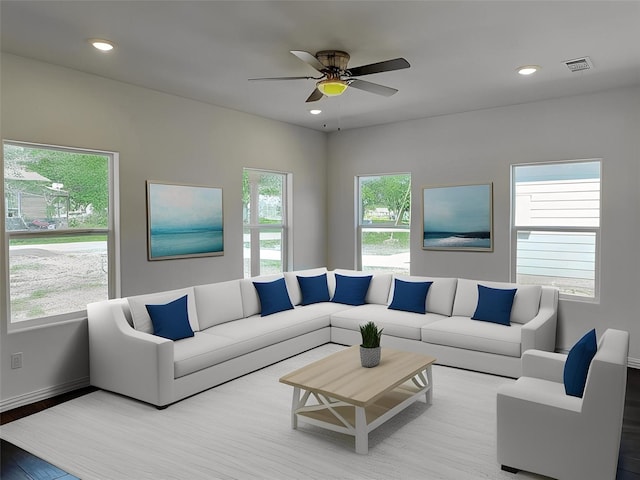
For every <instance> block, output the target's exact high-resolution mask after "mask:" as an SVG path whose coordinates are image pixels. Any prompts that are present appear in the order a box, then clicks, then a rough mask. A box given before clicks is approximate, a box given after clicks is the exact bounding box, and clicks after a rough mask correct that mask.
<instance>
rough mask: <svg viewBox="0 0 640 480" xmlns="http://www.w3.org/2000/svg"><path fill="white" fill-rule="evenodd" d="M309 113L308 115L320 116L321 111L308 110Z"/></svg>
mask: <svg viewBox="0 0 640 480" xmlns="http://www.w3.org/2000/svg"><path fill="white" fill-rule="evenodd" d="M309 113H310V114H311V115H320V114H321V113H322V110H317V109H315V110H309Z"/></svg>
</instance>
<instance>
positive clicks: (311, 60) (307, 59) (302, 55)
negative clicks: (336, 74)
mask: <svg viewBox="0 0 640 480" xmlns="http://www.w3.org/2000/svg"><path fill="white" fill-rule="evenodd" d="M291 53H293V54H294V55H295V56H296V57H298V58H299V59H300V60H302V61H303V62H304V63H306V64H308V65H311V66H312V67H313V68H315V69H316V70H318V71H319V72H322V73H324V72H323V70H326V69H327V67H325V66H324V65H323V64H322V63H320V61H319V60H318V59H317V58H316V57H314V56H313V55H311V54H310V53H309V52H303V51H301V50H291Z"/></svg>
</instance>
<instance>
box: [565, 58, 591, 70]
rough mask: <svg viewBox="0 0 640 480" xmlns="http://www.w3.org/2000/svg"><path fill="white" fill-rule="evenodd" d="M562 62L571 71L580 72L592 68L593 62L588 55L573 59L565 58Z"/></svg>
mask: <svg viewBox="0 0 640 480" xmlns="http://www.w3.org/2000/svg"><path fill="white" fill-rule="evenodd" d="M562 63H564V64H565V65H566V66H567V68H568V69H569V70H571V71H572V72H582V71H584V70H590V69H592V68H593V63H591V59H590V58H589V57H581V58H574V59H573V60H565V61H564V62H562Z"/></svg>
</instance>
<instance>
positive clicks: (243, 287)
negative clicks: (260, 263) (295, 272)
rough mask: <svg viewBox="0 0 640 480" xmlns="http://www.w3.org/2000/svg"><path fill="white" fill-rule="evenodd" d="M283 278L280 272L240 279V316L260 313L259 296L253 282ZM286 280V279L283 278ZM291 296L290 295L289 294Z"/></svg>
mask: <svg viewBox="0 0 640 480" xmlns="http://www.w3.org/2000/svg"><path fill="white" fill-rule="evenodd" d="M279 278H284V275H283V274H282V273H278V274H275V275H261V276H259V277H252V278H243V279H242V280H240V293H241V294H242V316H243V317H245V318H246V317H250V316H252V315H256V314H258V313H260V297H259V296H258V291H257V290H256V287H255V286H254V285H253V282H265V283H266V282H273V281H274V280H278V279H279ZM285 282H286V280H285ZM289 298H291V295H289Z"/></svg>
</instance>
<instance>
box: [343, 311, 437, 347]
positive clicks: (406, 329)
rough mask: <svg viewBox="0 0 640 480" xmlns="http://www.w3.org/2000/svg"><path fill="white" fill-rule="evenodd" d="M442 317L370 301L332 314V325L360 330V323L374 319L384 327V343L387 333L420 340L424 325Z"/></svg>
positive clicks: (378, 324) (379, 325)
mask: <svg viewBox="0 0 640 480" xmlns="http://www.w3.org/2000/svg"><path fill="white" fill-rule="evenodd" d="M442 318H443V316H442V315H438V314H436V313H426V314H422V313H413V312H405V311H402V310H389V308H388V307H387V305H378V304H375V303H368V304H366V305H361V306H358V307H351V308H349V309H347V310H343V311H341V312H337V313H334V314H332V315H331V326H332V327H336V328H344V329H346V330H355V331H360V325H362V324H364V323H367V322H368V321H372V322H374V323H375V324H376V325H377V326H378V327H382V328H383V329H384V331H383V332H382V342H383V343H384V336H385V335H391V336H393V337H401V338H409V339H413V340H420V339H421V338H422V333H421V329H422V327H423V326H424V325H427V324H428V323H431V322H435V321H437V320H441V319H442Z"/></svg>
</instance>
